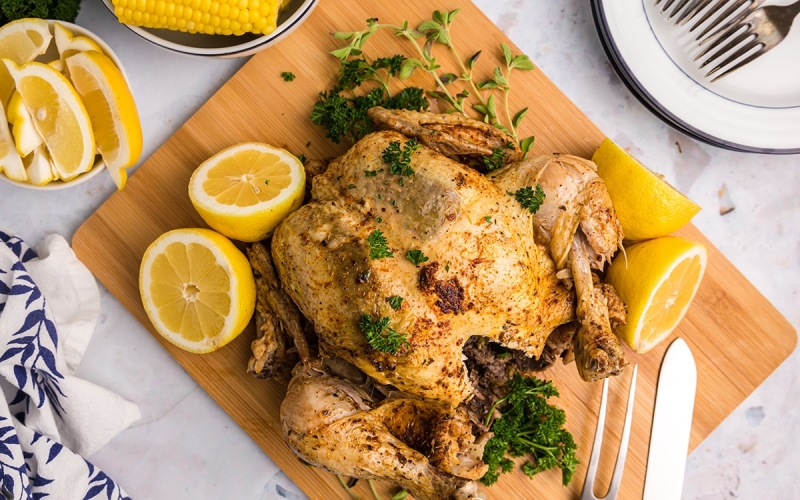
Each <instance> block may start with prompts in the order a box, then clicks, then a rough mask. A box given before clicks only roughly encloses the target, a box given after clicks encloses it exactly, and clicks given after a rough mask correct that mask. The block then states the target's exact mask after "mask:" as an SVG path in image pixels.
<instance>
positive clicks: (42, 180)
mask: <svg viewBox="0 0 800 500" xmlns="http://www.w3.org/2000/svg"><path fill="white" fill-rule="evenodd" d="M22 163H23V164H25V172H26V173H27V174H28V182H30V183H31V184H33V185H34V186H44V185H45V184H49V183H50V182H52V181H54V180H56V177H55V175H54V174H53V166H52V163H51V162H50V155H48V154H47V150H46V149H45V148H44V146H43V145H42V146H39V147H38V148H36V149H34V150H33V152H32V153H31V154H29V155H28V156H26V157H25V158H23V159H22Z"/></svg>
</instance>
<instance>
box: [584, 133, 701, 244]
mask: <svg viewBox="0 0 800 500" xmlns="http://www.w3.org/2000/svg"><path fill="white" fill-rule="evenodd" d="M592 161H593V162H595V163H596V164H597V174H598V175H599V176H600V177H601V178H602V179H603V181H604V182H605V183H606V188H608V194H609V196H611V201H612V203H613V204H614V210H615V211H616V212H617V217H619V222H620V224H621V225H622V232H623V233H624V234H625V238H626V239H629V240H633V241H640V240H647V239H650V238H659V237H661V236H666V235H668V234H670V233H672V232H675V231H677V230H678V229H680V228H681V227H683V226H685V225H686V224H687V223H688V222H689V221H690V220H692V217H694V216H695V215H696V214H697V212H699V211H700V207H699V206H698V205H697V204H696V203H695V202H693V201H692V200H690V199H689V198H687V197H686V196H684V195H683V194H681V193H680V191H678V190H677V189H675V188H673V187H672V186H670V185H669V184H668V183H667V182H666V181H664V180H662V179H661V178H660V177H658V176H657V175H656V174H655V173H653V172H651V171H650V170H649V169H648V168H647V167H645V166H644V165H642V164H641V163H639V161H638V160H636V158H634V157H633V156H631V155H630V154H628V152H627V151H625V150H624V149H622V148H620V147H619V146H617V145H616V144H614V143H613V142H612V141H611V140H610V139H606V140H604V141H603V143H602V144H600V147H599V148H597V151H595V153H594V155H593V156H592Z"/></svg>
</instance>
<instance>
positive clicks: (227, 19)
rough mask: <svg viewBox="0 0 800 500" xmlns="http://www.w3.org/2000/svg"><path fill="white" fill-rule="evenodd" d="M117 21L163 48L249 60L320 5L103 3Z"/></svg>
mask: <svg viewBox="0 0 800 500" xmlns="http://www.w3.org/2000/svg"><path fill="white" fill-rule="evenodd" d="M103 2H104V3H105V5H106V7H108V8H109V10H111V12H113V13H114V15H115V16H117V19H119V22H121V23H123V24H124V25H125V26H127V27H128V28H129V29H130V30H131V31H133V32H134V33H136V34H137V35H139V36H140V37H142V38H144V39H145V40H147V41H148V42H151V43H153V44H155V45H158V46H159V47H162V48H164V49H167V50H169V51H172V52H177V53H180V54H187V55H192V56H199V57H226V58H230V57H245V56H250V55H253V54H255V53H256V52H258V51H260V50H262V49H264V48H266V47H268V46H270V45H272V44H274V43H276V42H278V41H279V40H281V39H283V38H284V37H285V36H287V35H288V34H289V33H291V32H292V31H294V30H295V29H296V28H297V27H298V26H300V24H302V23H303V21H305V19H306V18H307V17H308V15H309V14H310V13H311V11H312V10H314V7H316V5H317V3H319V0H103Z"/></svg>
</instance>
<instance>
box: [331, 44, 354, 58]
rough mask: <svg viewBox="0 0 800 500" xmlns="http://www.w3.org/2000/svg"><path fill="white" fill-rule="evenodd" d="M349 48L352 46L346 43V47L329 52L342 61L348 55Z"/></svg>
mask: <svg viewBox="0 0 800 500" xmlns="http://www.w3.org/2000/svg"><path fill="white" fill-rule="evenodd" d="M351 50H352V48H351V47H350V46H349V45H348V46H347V47H342V48H341V49H336V50H332V51H331V54H332V55H333V56H335V57H337V58H338V59H340V60H342V61H344V60H345V59H347V57H348V56H349V55H350V51H351Z"/></svg>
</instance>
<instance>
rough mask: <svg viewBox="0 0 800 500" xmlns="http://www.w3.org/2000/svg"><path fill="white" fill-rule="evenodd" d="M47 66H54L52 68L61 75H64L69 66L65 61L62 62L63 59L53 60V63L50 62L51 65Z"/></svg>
mask: <svg viewBox="0 0 800 500" xmlns="http://www.w3.org/2000/svg"><path fill="white" fill-rule="evenodd" d="M47 65H48V66H52V67H53V68H54V69H55V70H56V71H58V72H59V73H63V72H64V69H65V68H66V67H67V66H66V65H65V64H64V61H62V60H61V59H53V60H52V61H50V62H49V63H47Z"/></svg>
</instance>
